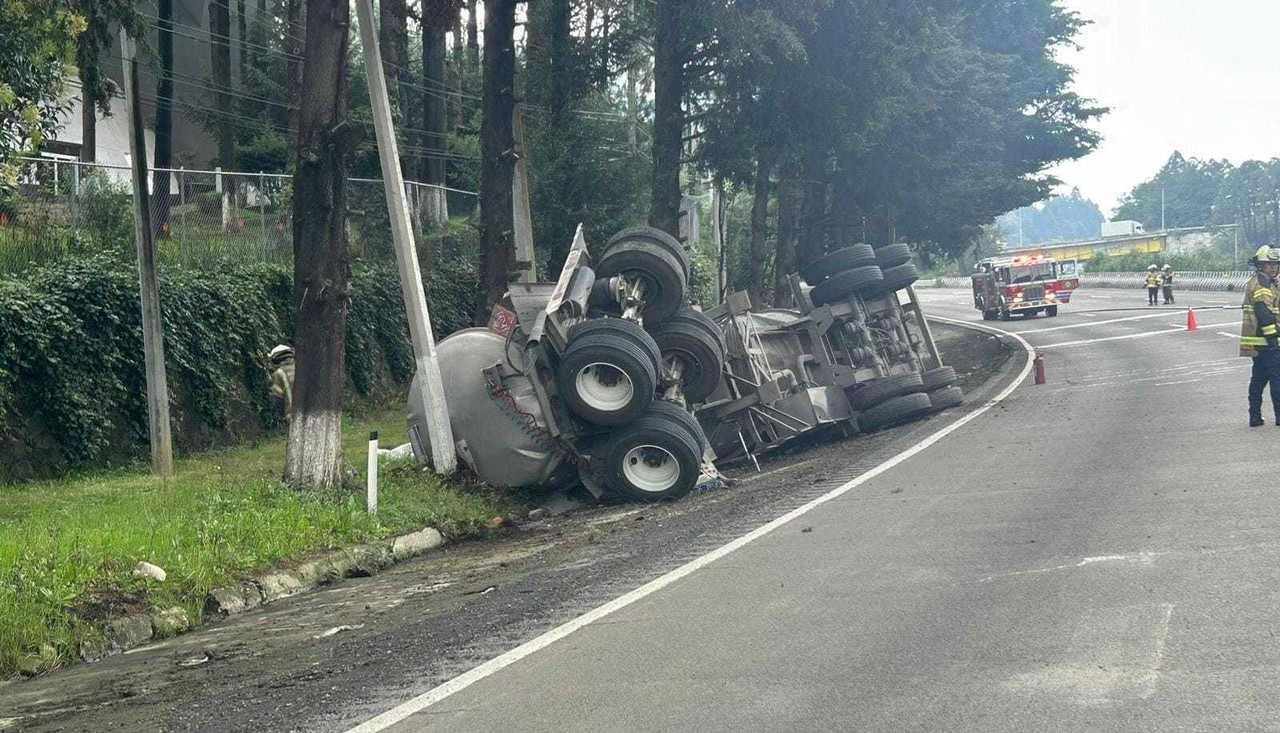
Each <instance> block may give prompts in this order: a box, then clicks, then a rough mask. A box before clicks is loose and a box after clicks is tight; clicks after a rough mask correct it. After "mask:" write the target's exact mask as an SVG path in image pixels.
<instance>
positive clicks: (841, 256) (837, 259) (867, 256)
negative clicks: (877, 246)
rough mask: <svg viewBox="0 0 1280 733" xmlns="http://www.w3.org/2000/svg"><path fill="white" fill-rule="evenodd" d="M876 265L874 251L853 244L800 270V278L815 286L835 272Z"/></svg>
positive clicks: (864, 245) (864, 246) (869, 246)
mask: <svg viewBox="0 0 1280 733" xmlns="http://www.w3.org/2000/svg"><path fill="white" fill-rule="evenodd" d="M874 264H876V251H875V250H874V249H872V247H871V245H869V244H855V245H853V246H850V247H845V248H844V249H838V250H836V251H835V252H832V253H831V254H829V255H827V256H825V257H820V258H818V259H817V260H815V261H813V262H811V263H809V264H807V265H805V266H804V267H802V268H800V277H802V278H804V281H805V282H807V283H809V284H810V285H817V284H818V283H820V282H822V281H823V280H826V279H827V278H829V277H831V276H832V275H834V274H836V273H837V272H844V271H845V270H852V269H854V268H855V267H868V266H870V265H874Z"/></svg>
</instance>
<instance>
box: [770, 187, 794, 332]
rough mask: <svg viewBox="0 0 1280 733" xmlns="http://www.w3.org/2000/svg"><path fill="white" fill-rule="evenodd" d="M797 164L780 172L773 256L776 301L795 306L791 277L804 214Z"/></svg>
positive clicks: (784, 306) (776, 302)
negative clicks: (798, 183) (797, 229)
mask: <svg viewBox="0 0 1280 733" xmlns="http://www.w3.org/2000/svg"><path fill="white" fill-rule="evenodd" d="M798 173H799V172H798V171H797V166H796V165H795V164H794V163H788V164H787V165H784V166H783V167H782V170H781V172H780V173H779V175H778V237H777V239H778V252H777V254H775V255H774V258H773V304H774V305H775V306H777V307H779V308H786V307H789V306H790V305H791V285H790V283H789V282H788V280H787V277H788V276H789V275H790V274H791V273H793V272H795V271H796V233H797V232H796V220H797V218H799V214H800V193H799V191H797V189H796V177H797V175H798Z"/></svg>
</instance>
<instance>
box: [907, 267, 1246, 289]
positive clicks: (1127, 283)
mask: <svg viewBox="0 0 1280 733" xmlns="http://www.w3.org/2000/svg"><path fill="white" fill-rule="evenodd" d="M1252 276H1253V273H1252V272H1249V271H1247V270H1246V271H1243V272H1178V273H1175V275H1174V280H1173V289H1174V291H1178V290H1201V291H1218V292H1236V291H1239V290H1242V289H1244V284H1245V283H1246V282H1248V280H1249V278H1250V277H1252ZM1146 277H1147V273H1145V272H1086V273H1084V274H1083V275H1081V277H1080V285H1081V287H1085V288H1123V289H1125V290H1128V289H1133V290H1140V289H1143V288H1145V287H1146ZM918 287H934V288H965V289H968V288H969V278H967V277H935V278H925V279H923V280H921V281H920V282H919V283H918Z"/></svg>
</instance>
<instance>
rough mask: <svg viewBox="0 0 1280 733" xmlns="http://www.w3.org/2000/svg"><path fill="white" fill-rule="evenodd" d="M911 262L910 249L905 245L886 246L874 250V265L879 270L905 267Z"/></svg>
mask: <svg viewBox="0 0 1280 733" xmlns="http://www.w3.org/2000/svg"><path fill="white" fill-rule="evenodd" d="M910 261H911V248H910V247H908V246H907V245H905V244H902V243H898V244H886V245H885V246H883V247H880V248H879V249H877V250H876V264H878V265H880V267H881V269H885V270H887V269H889V268H890V267H897V266H898V265H905V264H907V263H908V262H910Z"/></svg>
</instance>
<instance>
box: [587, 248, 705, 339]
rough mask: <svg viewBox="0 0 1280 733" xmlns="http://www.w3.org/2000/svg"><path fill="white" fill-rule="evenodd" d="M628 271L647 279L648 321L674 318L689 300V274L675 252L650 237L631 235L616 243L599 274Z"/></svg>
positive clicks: (629, 274)
mask: <svg viewBox="0 0 1280 733" xmlns="http://www.w3.org/2000/svg"><path fill="white" fill-rule="evenodd" d="M614 275H624V276H626V277H629V278H637V279H639V280H640V281H641V282H643V283H644V309H643V310H642V311H641V316H643V317H644V320H645V323H646V324H649V325H656V324H658V323H661V322H662V321H665V320H666V319H668V318H670V317H671V315H672V314H673V313H675V312H676V311H678V310H680V307H681V306H683V305H684V303H685V295H686V290H687V288H688V278H687V277H686V276H685V269H684V266H683V265H682V264H681V262H680V260H678V259H677V258H676V256H675V255H673V254H671V253H670V252H669V251H667V249H666V248H665V247H663V246H661V245H658V244H655V243H653V242H650V241H647V240H640V239H627V240H623V241H620V242H618V243H616V244H615V245H614V246H613V247H611V248H610V249H609V250H608V251H607V252H605V254H604V256H603V257H601V258H600V266H599V267H597V268H596V277H597V278H610V277H613V276H614Z"/></svg>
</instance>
